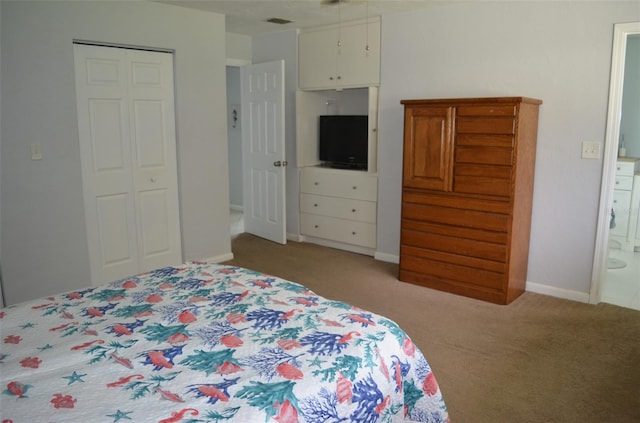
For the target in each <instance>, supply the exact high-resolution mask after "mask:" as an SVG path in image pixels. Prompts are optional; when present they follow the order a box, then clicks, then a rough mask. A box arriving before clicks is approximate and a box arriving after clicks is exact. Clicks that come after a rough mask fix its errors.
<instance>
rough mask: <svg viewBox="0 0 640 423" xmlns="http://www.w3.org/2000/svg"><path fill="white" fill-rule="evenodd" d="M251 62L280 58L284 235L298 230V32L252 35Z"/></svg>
mask: <svg viewBox="0 0 640 423" xmlns="http://www.w3.org/2000/svg"><path fill="white" fill-rule="evenodd" d="M252 44H253V63H263V62H269V61H272V60H284V62H285V63H284V66H285V68H284V72H285V100H284V102H285V148H286V157H287V162H289V164H288V166H287V176H286V184H287V188H286V196H287V204H286V208H287V236H288V237H290V238H291V237H293V238H295V237H296V236H297V235H298V233H299V230H298V226H299V214H298V170H297V169H296V121H295V113H296V104H295V99H296V90H297V89H298V32H297V30H287V31H282V32H276V33H273V34H261V35H259V36H255V37H253V41H252Z"/></svg>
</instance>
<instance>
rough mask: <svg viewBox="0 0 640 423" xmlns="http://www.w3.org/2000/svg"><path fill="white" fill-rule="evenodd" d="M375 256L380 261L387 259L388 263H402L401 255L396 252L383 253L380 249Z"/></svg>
mask: <svg viewBox="0 0 640 423" xmlns="http://www.w3.org/2000/svg"><path fill="white" fill-rule="evenodd" d="M373 258H375V259H376V260H380V261H386V262H387V263H395V264H398V263H400V256H397V255H395V254H389V253H381V252H379V251H376V253H375V254H374V256H373Z"/></svg>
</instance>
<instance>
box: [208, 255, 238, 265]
mask: <svg viewBox="0 0 640 423" xmlns="http://www.w3.org/2000/svg"><path fill="white" fill-rule="evenodd" d="M229 260H233V253H226V254H221V255H219V256H215V257H210V258H208V259H203V261H206V262H208V263H222V262H225V261H229Z"/></svg>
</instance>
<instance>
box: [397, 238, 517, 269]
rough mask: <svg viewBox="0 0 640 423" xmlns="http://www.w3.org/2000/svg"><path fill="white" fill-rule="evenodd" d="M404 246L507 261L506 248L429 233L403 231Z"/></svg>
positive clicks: (502, 245) (501, 245)
mask: <svg viewBox="0 0 640 423" xmlns="http://www.w3.org/2000/svg"><path fill="white" fill-rule="evenodd" d="M402 244H403V245H409V246H414V247H422V248H426V249H430V250H436V251H443V252H447V253H452V254H459V255H463V256H467V257H475V258H481V259H486V260H493V261H500V262H505V261H507V254H506V246H505V245H504V244H493V243H489V242H482V241H477V240H473V239H465V238H455V237H450V236H446V235H440V234H433V233H428V232H416V231H408V230H403V231H402Z"/></svg>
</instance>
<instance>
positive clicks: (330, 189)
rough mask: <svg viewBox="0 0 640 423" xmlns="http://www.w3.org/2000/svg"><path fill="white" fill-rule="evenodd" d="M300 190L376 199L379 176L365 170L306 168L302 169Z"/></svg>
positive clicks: (351, 197)
mask: <svg viewBox="0 0 640 423" xmlns="http://www.w3.org/2000/svg"><path fill="white" fill-rule="evenodd" d="M300 191H301V192H305V193H308V194H316V195H328V196H332V197H341V198H350V199H354V200H365V201H376V200H377V199H378V178H377V177H376V176H373V175H369V174H367V173H364V172H357V171H344V172H335V171H332V170H327V169H315V168H305V169H302V170H301V171H300Z"/></svg>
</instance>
